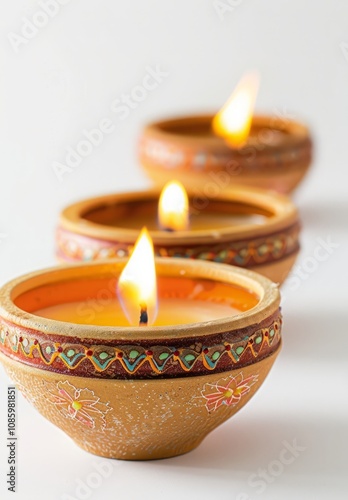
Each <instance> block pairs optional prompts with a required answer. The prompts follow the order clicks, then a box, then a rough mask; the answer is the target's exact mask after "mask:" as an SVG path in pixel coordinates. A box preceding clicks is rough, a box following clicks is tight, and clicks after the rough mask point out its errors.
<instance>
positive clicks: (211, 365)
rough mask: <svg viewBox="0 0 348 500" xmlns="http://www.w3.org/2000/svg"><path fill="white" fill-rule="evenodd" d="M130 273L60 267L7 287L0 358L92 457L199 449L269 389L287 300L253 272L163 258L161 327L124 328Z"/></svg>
mask: <svg viewBox="0 0 348 500" xmlns="http://www.w3.org/2000/svg"><path fill="white" fill-rule="evenodd" d="M129 262H130V261H129ZM125 265H126V263H125V261H124V259H123V260H110V261H104V262H98V263H92V264H79V265H73V266H61V267H57V268H53V269H49V270H44V271H41V272H35V273H32V274H29V275H26V276H24V277H20V278H18V279H16V280H14V281H12V282H10V283H8V284H7V285H5V286H4V287H3V288H2V290H1V295H0V318H1V319H0V326H1V329H0V360H1V362H2V363H3V365H4V366H5V369H6V371H7V373H8V375H9V376H10V378H12V380H13V381H14V382H15V383H16V384H17V386H18V388H19V389H20V390H21V391H22V392H23V394H24V395H25V397H26V398H27V399H28V400H29V401H30V402H31V403H32V404H33V405H34V406H35V407H36V408H37V410H38V411H39V412H40V413H41V414H42V415H43V416H44V417H46V418H47V419H48V420H49V421H51V422H52V423H53V424H55V425H56V426H57V427H59V428H60V429H62V430H63V431H64V432H65V433H66V434H67V435H68V436H70V437H71V438H72V439H73V440H74V441H75V442H76V443H77V444H78V445H79V446H80V447H82V448H84V449H85V450H87V451H89V452H91V453H94V454H96V455H100V456H104V457H110V458H119V459H129V460H145V459H156V458H165V457H172V456H175V455H179V454H182V453H186V452H188V451H190V450H192V449H194V448H195V447H196V446H197V445H198V444H199V443H200V442H201V441H202V439H203V438H204V437H205V436H206V435H207V434H208V433H209V432H210V431H212V430H213V429H214V428H215V427H217V426H218V425H220V424H221V423H223V422H224V421H226V420H227V419H228V418H230V417H231V416H232V415H234V414H235V413H236V412H237V411H238V410H240V409H241V408H242V407H243V406H244V405H245V404H246V403H247V402H248V401H249V399H250V398H251V397H252V396H253V395H254V394H255V392H256V391H257V389H258V388H259V387H260V386H261V384H262V382H263V381H264V379H265V377H266V375H267V374H268V372H269V370H270V368H271V366H272V364H273V362H274V360H275V358H276V356H277V354H278V352H279V348H280V344H281V338H280V331H281V317H280V311H279V292H278V288H277V286H276V285H274V284H273V283H272V282H270V281H269V280H268V279H266V278H264V277H262V276H260V275H258V274H256V273H253V272H251V271H248V270H246V269H240V268H236V267H233V266H226V265H221V264H214V263H211V262H203V261H194V260H183V259H157V261H156V267H157V276H158V316H157V319H156V320H155V321H154V324H153V325H152V326H147V327H139V326H125V325H127V324H128V323H127V320H125V319H124V318H123V317H122V313H121V309H120V305H119V302H118V301H117V299H116V295H115V293H116V292H115V290H116V287H117V286H119V285H118V284H119V281H120V278H119V276H120V273H121V272H122V271H123V272H124V270H125ZM149 267H151V266H149ZM122 274H123V273H122ZM126 281H127V280H126ZM163 309H164V310H163Z"/></svg>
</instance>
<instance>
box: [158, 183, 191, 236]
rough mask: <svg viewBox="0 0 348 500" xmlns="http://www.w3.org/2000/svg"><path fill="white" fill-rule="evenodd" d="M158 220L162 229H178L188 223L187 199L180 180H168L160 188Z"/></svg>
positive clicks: (185, 226) (186, 225)
mask: <svg viewBox="0 0 348 500" xmlns="http://www.w3.org/2000/svg"><path fill="white" fill-rule="evenodd" d="M158 220H159V224H160V226H161V227H162V228H163V229H169V230H171V231H180V230H184V229H187V228H188V225H189V200H188V196H187V193H186V190H185V188H184V186H183V185H182V184H181V182H178V181H170V182H168V183H167V184H166V185H165V186H164V188H163V189H162V193H161V196H160V199H159V203H158Z"/></svg>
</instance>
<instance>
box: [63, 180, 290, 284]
mask: <svg viewBox="0 0 348 500" xmlns="http://www.w3.org/2000/svg"><path fill="white" fill-rule="evenodd" d="M162 194H163V192H162ZM162 197H163V196H161V198H162ZM159 199H160V191H159V190H158V189H152V190H148V191H143V192H133V193H121V194H114V195H109V196H102V197H98V198H93V199H87V200H83V201H80V202H78V203H75V204H73V205H70V206H69V207H67V208H65V209H64V210H63V212H62V213H61V216H60V222H59V227H58V230H57V237H56V248H57V250H56V252H57V257H58V258H59V259H60V260H62V261H81V260H82V261H89V260H97V259H103V258H113V257H124V256H128V255H129V254H130V253H131V251H132V248H133V245H134V242H135V240H136V238H137V235H138V230H139V228H141V227H142V226H146V227H147V228H148V229H149V231H150V234H151V236H152V238H153V241H154V245H155V251H156V254H157V255H158V256H162V257H185V258H192V259H202V260H210V261H214V262H220V263H225V264H232V265H237V266H240V267H246V268H248V269H252V270H255V271H257V272H259V273H261V274H263V275H265V276H267V277H268V278H270V279H272V280H273V281H275V282H279V283H281V282H282V281H283V280H284V279H285V277H286V276H287V274H288V273H289V271H290V269H291V267H292V265H293V263H294V261H295V259H296V256H297V253H298V251H299V240H298V237H299V220H298V214H297V210H296V208H295V206H294V205H293V204H292V202H291V201H290V200H289V199H288V198H286V197H284V196H282V195H278V194H272V193H269V192H266V191H262V190H258V189H253V188H247V187H234V188H231V189H229V190H227V191H223V192H220V193H219V194H217V195H215V196H210V197H209V196H197V195H195V194H194V193H189V194H188V201H187V204H188V208H187V207H186V208H185V206H183V212H185V214H186V212H187V211H188V213H189V221H188V222H185V220H184V222H183V226H182V227H183V229H179V230H177V222H178V219H180V217H181V216H182V215H183V212H182V213H179V212H178V213H176V214H174V216H172V212H171V209H170V207H169V208H168V214H169V215H168V217H167V218H168V223H167V221H166V220H165V221H164V222H163V223H162V224H159V222H158V202H159ZM179 201H180V200H179ZM165 205H166V206H167V205H168V204H165ZM177 205H178V199H177V197H175V196H174V198H173V206H174V208H176V207H177ZM179 206H180V207H181V206H182V204H180V203H179ZM160 211H161V205H160ZM162 211H163V210H162ZM170 224H172V227H171V228H170V229H172V230H170V231H168V230H166V229H168V227H166V226H168V225H170Z"/></svg>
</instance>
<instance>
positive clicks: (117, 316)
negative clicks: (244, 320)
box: [34, 299, 241, 326]
mask: <svg viewBox="0 0 348 500" xmlns="http://www.w3.org/2000/svg"><path fill="white" fill-rule="evenodd" d="M240 312H241V311H240V310H239V309H236V308H235V307H232V306H229V305H226V304H214V303H207V302H206V301H204V300H191V301H189V300H184V299H161V300H160V301H159V305H158V314H157V318H156V320H155V322H154V323H153V326H166V325H181V324H188V323H199V322H202V321H211V320H214V319H220V318H225V317H231V316H234V315H236V314H239V313H240ZM139 313H140V308H139ZM34 314H36V315H37V316H42V317H44V318H49V319H54V320H57V321H67V322H69V323H79V324H83V325H98V326H130V324H129V322H128V320H127V318H126V316H125V315H124V313H123V311H122V309H121V307H120V304H119V303H118V302H116V303H109V304H106V305H101V304H100V302H99V303H98V301H97V300H92V299H91V300H88V301H86V302H70V303H66V304H58V305H55V306H51V307H46V308H44V309H39V310H37V311H34ZM133 326H136V325H133Z"/></svg>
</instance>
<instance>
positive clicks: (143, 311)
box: [139, 304, 149, 326]
mask: <svg viewBox="0 0 348 500" xmlns="http://www.w3.org/2000/svg"><path fill="white" fill-rule="evenodd" d="M148 321H149V318H148V315H147V306H146V304H140V319H139V326H147V323H148Z"/></svg>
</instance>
